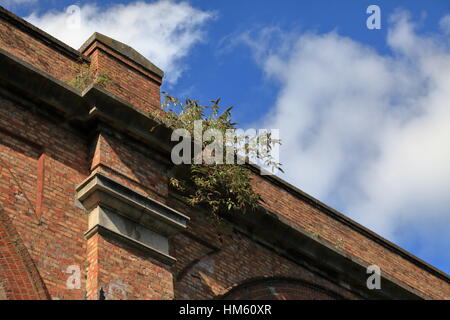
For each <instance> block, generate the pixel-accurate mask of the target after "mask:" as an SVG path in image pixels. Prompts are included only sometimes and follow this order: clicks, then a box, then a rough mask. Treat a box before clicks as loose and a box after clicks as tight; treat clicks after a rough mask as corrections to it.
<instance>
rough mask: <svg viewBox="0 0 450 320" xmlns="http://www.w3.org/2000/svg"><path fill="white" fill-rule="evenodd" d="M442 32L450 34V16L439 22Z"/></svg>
mask: <svg viewBox="0 0 450 320" xmlns="http://www.w3.org/2000/svg"><path fill="white" fill-rule="evenodd" d="M439 24H440V26H441V29H442V31H444V32H445V33H446V34H450V14H448V15H446V16H444V17H443V18H442V19H441V21H440V22H439Z"/></svg>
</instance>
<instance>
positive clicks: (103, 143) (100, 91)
mask: <svg viewBox="0 0 450 320" xmlns="http://www.w3.org/2000/svg"><path fill="white" fill-rule="evenodd" d="M0 8H1V7H0ZM83 66H89V67H90V68H91V69H92V70H94V72H95V73H97V74H107V75H108V76H109V77H110V78H111V79H110V80H111V81H108V82H105V83H101V84H99V83H97V84H91V85H89V86H88V87H87V88H86V89H85V90H83V91H82V92H81V91H79V90H77V89H75V88H74V87H72V86H71V85H69V83H71V81H72V80H73V79H74V78H75V77H76V76H77V74H78V73H79V71H80V68H82V67H83ZM162 78H163V72H162V71H161V70H160V69H158V68H157V67H156V66H155V65H153V64H152V63H151V62H149V61H148V60H147V59H145V58H144V57H143V56H141V55H140V54H139V53H137V52H136V51H135V50H133V49H132V48H130V47H128V46H126V45H124V44H122V43H120V42H118V41H115V40H113V39H110V38H108V37H106V36H103V35H101V34H98V33H95V34H94V35H93V36H92V37H91V38H90V39H88V40H87V41H86V43H85V44H84V45H83V46H82V47H81V49H80V50H78V51H77V50H74V49H72V48H70V47H69V46H67V45H65V44H64V43H62V42H60V41H58V40H56V39H54V38H53V37H51V36H49V35H48V34H46V33H45V32H43V31H41V30H39V29H37V28H36V27H34V26H32V25H30V24H29V23H27V22H25V21H24V20H22V19H21V18H19V17H17V16H15V15H13V14H12V13H10V12H8V11H6V10H4V9H3V8H1V9H0V298H1V299H103V298H104V299H224V298H225V299H377V298H380V299H450V278H449V276H448V275H446V274H445V273H444V272H442V271H439V270H437V269H436V268H434V267H433V266H431V265H429V264H427V263H426V262H424V261H421V260H420V259H418V258H416V257H414V256H413V255H411V254H410V253H408V252H406V251H405V250H403V249H401V248H399V247H398V246H396V245H394V244H392V243H390V242H389V241H387V240H385V239H383V238H381V237H380V236H378V235H377V234H375V233H373V232H371V231H370V230H368V229H366V228H364V227H363V226H361V225H359V224H357V223H355V222H354V221H352V220H350V219H349V218H347V217H345V216H344V215H342V214H340V213H339V212H336V211H335V210H333V209H332V208H330V207H328V206H326V205H325V204H323V203H320V202H319V201H317V200H316V199H314V198H312V197H311V196H309V195H307V194H305V193H303V192H302V191H301V190H298V189H297V188H295V187H293V186H291V185H289V184H288V183H286V182H284V181H282V180H280V179H278V178H277V177H274V176H260V175H258V174H257V171H256V170H255V172H254V177H253V184H254V187H255V188H256V189H257V191H258V192H259V193H260V194H261V195H262V198H263V202H262V203H261V207H260V208H259V210H257V211H256V212H253V213H249V214H245V215H233V216H230V217H229V218H228V219H229V221H228V222H229V223H230V225H232V226H233V232H231V233H221V232H220V231H219V230H216V229H217V227H215V226H214V225H211V224H210V223H209V222H208V220H207V219H206V218H205V214H204V213H203V212H202V210H201V209H200V208H192V207H189V206H187V205H186V204H185V203H183V202H182V201H181V200H180V197H179V196H177V194H176V193H175V192H174V191H173V190H171V188H169V185H168V177H167V173H168V172H169V171H170V170H171V169H172V167H173V165H172V163H171V161H170V150H171V142H170V130H168V129H167V128H163V127H158V128H157V129H156V130H154V131H151V130H150V128H152V127H153V126H154V124H155V122H154V120H153V119H152V118H151V117H150V116H149V115H148V114H149V113H148V112H149V111H151V110H154V109H155V108H159V105H160V85H161V82H162ZM373 264H375V265H378V266H379V267H380V268H381V271H382V273H381V289H380V290H369V289H368V288H367V286H366V280H367V277H368V274H367V273H366V268H367V266H369V265H373ZM78 279H79V280H78Z"/></svg>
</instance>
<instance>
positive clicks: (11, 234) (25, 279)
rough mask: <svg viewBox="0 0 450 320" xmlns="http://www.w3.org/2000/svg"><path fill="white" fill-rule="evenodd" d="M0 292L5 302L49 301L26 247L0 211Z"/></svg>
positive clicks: (7, 218)
mask: <svg viewBox="0 0 450 320" xmlns="http://www.w3.org/2000/svg"><path fill="white" fill-rule="evenodd" d="M0 291H1V292H0V298H1V299H7V300H42V299H49V298H50V296H49V294H48V292H47V289H46V287H45V284H44V282H43V281H42V279H41V277H40V275H39V272H38V270H37V268H36V266H35V265H34V262H33V260H32V258H31V256H30V254H29V252H28V250H27V248H26V247H25V245H24V243H23V242H22V239H21V238H20V236H19V234H18V232H17V230H16V229H15V228H14V225H13V224H12V221H11V220H10V218H9V216H8V215H7V214H6V212H4V211H3V210H2V208H0Z"/></svg>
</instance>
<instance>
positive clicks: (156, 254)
mask: <svg viewBox="0 0 450 320" xmlns="http://www.w3.org/2000/svg"><path fill="white" fill-rule="evenodd" d="M97 233H98V234H100V235H102V236H105V237H109V238H113V239H116V240H119V241H121V242H124V243H125V244H127V245H129V246H132V247H134V248H137V249H138V250H140V251H142V252H143V253H145V254H148V255H149V256H151V257H153V258H155V259H157V260H159V261H161V262H163V263H165V264H168V265H172V264H174V263H175V262H176V259H175V258H174V257H172V256H170V255H169V241H168V239H167V238H166V237H164V236H161V235H159V234H158V233H156V232H153V231H151V230H149V229H147V228H145V227H143V226H141V225H139V224H137V223H136V222H133V221H131V220H129V219H127V218H125V217H122V216H120V215H118V214H116V213H114V212H112V211H109V210H108V209H107V208H102V207H100V206H99V207H97V208H95V209H94V210H92V211H91V212H90V213H89V229H88V231H86V233H85V238H86V239H89V238H90V237H92V236H93V235H94V234H97Z"/></svg>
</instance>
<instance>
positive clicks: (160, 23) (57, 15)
mask: <svg viewBox="0 0 450 320" xmlns="http://www.w3.org/2000/svg"><path fill="white" fill-rule="evenodd" d="M212 17H213V14H212V13H210V12H204V11H201V10H199V9H196V8H194V7H192V6H191V5H190V4H188V3H186V2H174V1H167V0H159V1H156V2H151V3H147V2H141V1H140V2H133V3H129V4H115V5H112V6H110V7H106V8H104V7H100V6H98V5H96V4H86V5H84V6H81V7H79V8H78V7H75V6H71V7H69V8H68V9H66V10H65V11H49V12H46V13H44V14H38V13H36V12H34V13H32V14H31V15H30V16H28V17H26V20H28V21H29V22H31V23H32V24H34V25H36V26H38V27H39V28H41V29H43V30H45V31H46V32H48V33H50V34H51V35H53V36H54V37H56V38H58V39H60V40H61V41H63V42H65V43H67V44H69V45H71V46H73V47H75V48H78V47H80V46H81V45H82V44H83V43H84V41H86V40H87V39H88V38H89V36H90V35H91V34H92V33H94V32H95V31H97V32H100V33H103V34H105V35H107V36H109V37H111V38H114V39H116V40H119V41H121V42H123V43H126V44H128V45H130V46H131V47H133V48H134V49H136V50H137V51H139V52H140V53H141V54H142V55H144V56H145V57H147V58H148V59H149V60H150V61H152V62H153V63H155V64H156V65H157V66H158V67H160V68H161V69H163V70H164V71H165V72H166V80H167V81H169V82H172V83H173V82H175V81H176V80H177V79H178V77H179V76H180V75H181V73H182V72H183V70H184V69H185V65H184V64H183V58H184V57H186V56H187V55H188V53H189V51H190V50H191V49H192V47H193V46H194V45H195V44H197V43H199V42H201V41H203V40H204V27H205V23H206V22H207V21H208V20H209V19H211V18H212Z"/></svg>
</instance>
